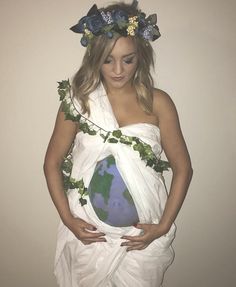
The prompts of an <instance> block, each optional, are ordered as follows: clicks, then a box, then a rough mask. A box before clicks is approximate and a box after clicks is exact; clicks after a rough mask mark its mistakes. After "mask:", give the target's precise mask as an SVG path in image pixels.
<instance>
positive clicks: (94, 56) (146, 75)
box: [44, 1, 192, 287]
mask: <svg viewBox="0 0 236 287" xmlns="http://www.w3.org/2000/svg"><path fill="white" fill-rule="evenodd" d="M71 30H72V31H74V32H76V33H82V38H81V44H82V45H83V46H85V47H86V53H85V56H84V59H83V63H82V66H81V67H80V69H79V70H78V72H77V73H76V75H75V76H74V78H73V81H72V83H70V81H69V80H67V81H62V82H59V86H58V92H59V95H60V99H61V101H62V104H61V106H60V109H59V112H58V115H57V119H56V124H55V128H54V131H53V134H52V137H51V140H50V143H49V146H48V149H47V153H46V157H45V164H44V170H45V175H46V179H47V183H48V188H49V192H50V194H51V197H52V200H53V202H54V204H55V206H56V208H57V210H58V213H59V215H60V218H61V224H60V226H59V231H58V242H57V250H56V259H55V275H56V277H57V282H58V284H59V286H61V287H82V286H83V287H109V286H117V287H132V286H135V287H152V286H153V287H158V286H161V284H162V281H163V276H164V272H165V271H166V269H167V268H168V266H169V265H170V264H171V262H172V261H173V257H174V254H173V249H172V247H171V243H172V241H173V239H174V236H175V225H174V221H175V219H176V216H177V214H178V212H179V210H180V208H181V205H182V203H183V201H184V198H185V195H186V192H187V189H188V186H189V183H190V180H191V176H192V168H191V162H190V158H189V154H188V151H187V148H186V145H185V142H184V139H183V136H182V133H181V129H180V125H179V120H178V115H177V112H176V109H175V106H174V104H173V102H172V100H171V99H170V97H169V96H168V95H167V94H166V93H165V92H164V91H162V90H159V89H156V88H154V87H153V79H152V76H151V74H150V69H151V67H152V66H153V49H152V47H151V45H150V41H154V40H156V39H158V38H159V36H160V33H159V29H158V27H157V26H156V15H155V14H153V15H150V16H148V17H147V16H146V15H145V14H144V13H143V12H141V11H140V10H139V9H138V8H137V1H133V3H132V4H131V5H128V4H124V3H120V2H119V3H117V4H114V5H110V6H108V7H106V8H102V9H99V10H98V9H97V6H96V5H94V6H93V7H92V8H91V9H90V10H89V12H88V14H87V16H85V17H83V18H81V19H80V21H79V22H78V24H76V25H75V26H73V27H72V28H71ZM162 149H163V150H164V152H165V154H166V156H167V159H168V162H167V161H163V160H161V152H162ZM168 169H171V170H172V173H173V176H172V182H171V187H170V190H169V191H168V192H167V191H166V189H165V184H164V179H163V175H162V173H163V171H165V170H168Z"/></svg>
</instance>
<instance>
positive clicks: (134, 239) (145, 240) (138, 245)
mask: <svg viewBox="0 0 236 287" xmlns="http://www.w3.org/2000/svg"><path fill="white" fill-rule="evenodd" d="M135 227H136V228H138V229H142V230H143V232H142V233H141V235H138V236H122V237H121V238H122V239H126V240H128V241H125V242H123V243H121V246H128V248H127V251H131V250H142V249H145V248H146V247H147V246H148V245H149V244H150V243H151V242H152V241H153V240H155V239H157V238H159V237H161V236H163V235H164V234H166V233H167V232H168V230H167V229H166V228H164V227H163V226H162V225H160V224H137V225H136V226H135Z"/></svg>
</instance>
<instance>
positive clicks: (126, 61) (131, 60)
mask: <svg viewBox="0 0 236 287" xmlns="http://www.w3.org/2000/svg"><path fill="white" fill-rule="evenodd" d="M123 61H124V63H125V64H132V63H133V62H134V57H131V58H128V59H125V60H123ZM111 62H112V59H107V60H105V62H104V64H110V63H111Z"/></svg>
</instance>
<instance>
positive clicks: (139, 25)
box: [70, 0, 161, 47]
mask: <svg viewBox="0 0 236 287" xmlns="http://www.w3.org/2000/svg"><path fill="white" fill-rule="evenodd" d="M137 5H138V1H137V0H134V1H133V4H132V5H131V6H132V7H134V8H136V7H137ZM156 23H157V15H156V14H152V15H150V16H148V17H147V18H146V14H145V13H143V12H141V11H140V10H139V11H138V13H137V15H129V14H128V13H127V12H126V11H124V10H122V9H116V10H111V11H108V12H105V11H104V10H102V9H98V8H97V5H96V4H94V5H93V6H92V8H91V9H90V10H89V12H88V14H87V16H84V17H82V18H81V19H80V20H79V22H78V23H77V24H76V25H74V26H72V27H71V28H70V29H71V30H72V31H73V32H75V33H81V34H83V36H82V38H81V40H80V42H81V44H82V46H84V47H87V46H89V45H90V43H91V40H92V39H93V37H94V36H99V35H102V34H105V35H106V36H107V37H108V38H109V39H111V38H113V35H114V34H115V33H118V34H120V35H121V36H124V37H126V36H137V37H141V38H143V39H144V40H146V41H155V40H156V39H158V38H159V37H160V36H161V34H160V32H159V28H158V27H157V25H156Z"/></svg>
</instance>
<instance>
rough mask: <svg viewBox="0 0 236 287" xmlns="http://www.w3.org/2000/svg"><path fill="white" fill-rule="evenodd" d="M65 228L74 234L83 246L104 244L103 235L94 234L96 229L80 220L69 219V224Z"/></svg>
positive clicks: (99, 233) (100, 233)
mask: <svg viewBox="0 0 236 287" xmlns="http://www.w3.org/2000/svg"><path fill="white" fill-rule="evenodd" d="M66 226H67V227H68V228H69V229H70V230H71V232H73V233H74V235H75V236H76V237H77V238H78V239H79V240H80V241H81V242H82V243H83V244H85V245H88V244H91V243H94V242H106V239H105V238H104V235H105V234H104V233H102V232H95V231H96V228H95V227H94V226H93V225H92V224H89V223H87V222H86V221H84V220H83V219H81V218H73V219H70V222H69V223H67V224H66Z"/></svg>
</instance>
